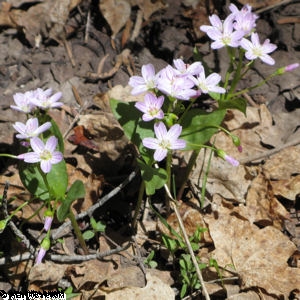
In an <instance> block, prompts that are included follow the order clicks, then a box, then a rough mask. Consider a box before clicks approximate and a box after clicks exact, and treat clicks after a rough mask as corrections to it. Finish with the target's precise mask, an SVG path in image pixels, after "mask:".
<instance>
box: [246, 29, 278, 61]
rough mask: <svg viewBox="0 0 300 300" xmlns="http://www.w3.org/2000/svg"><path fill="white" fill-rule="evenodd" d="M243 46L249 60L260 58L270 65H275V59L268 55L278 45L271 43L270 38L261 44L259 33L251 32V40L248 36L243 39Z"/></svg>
mask: <svg viewBox="0 0 300 300" xmlns="http://www.w3.org/2000/svg"><path fill="white" fill-rule="evenodd" d="M241 46H242V47H243V48H244V49H245V50H246V53H245V56H246V58H247V59H249V60H254V59H256V58H260V59H261V60H262V61H263V62H264V63H266V64H268V65H274V64H275V60H274V59H273V58H272V57H271V56H270V55H268V53H271V52H273V51H274V50H275V49H276V48H277V46H276V45H274V44H271V43H270V40H269V39H266V40H265V41H264V42H263V44H260V42H259V37H258V34H257V33H255V32H253V33H252V34H251V42H250V41H249V40H247V39H246V38H243V39H242V40H241Z"/></svg>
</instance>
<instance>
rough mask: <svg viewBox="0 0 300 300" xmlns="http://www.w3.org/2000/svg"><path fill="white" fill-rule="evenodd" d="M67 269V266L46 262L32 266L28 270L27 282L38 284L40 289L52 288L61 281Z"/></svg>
mask: <svg viewBox="0 0 300 300" xmlns="http://www.w3.org/2000/svg"><path fill="white" fill-rule="evenodd" d="M67 267H68V265H64V264H57V263H54V262H51V261H46V262H45V263H41V264H38V265H34V266H33V267H32V268H31V269H30V272H29V275H28V280H29V282H30V283H34V282H39V283H40V284H39V286H40V287H41V288H43V287H46V286H53V285H56V284H57V283H58V281H59V280H60V279H62V277H63V276H64V274H65V271H66V269H67Z"/></svg>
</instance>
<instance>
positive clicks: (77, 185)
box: [56, 180, 85, 222]
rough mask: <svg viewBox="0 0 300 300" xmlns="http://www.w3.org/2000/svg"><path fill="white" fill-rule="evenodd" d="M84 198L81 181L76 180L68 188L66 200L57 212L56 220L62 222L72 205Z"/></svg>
mask: <svg viewBox="0 0 300 300" xmlns="http://www.w3.org/2000/svg"><path fill="white" fill-rule="evenodd" d="M84 196H85V188H84V185H83V182H82V181H81V180H76V181H75V182H74V183H73V184H72V186H71V187H70V189H69V191H68V193H67V196H66V198H65V199H64V200H63V202H62V204H61V206H60V207H59V208H58V210H57V213H56V214H57V219H58V221H59V222H63V221H64V220H65V219H66V217H67V216H68V214H69V211H70V207H71V205H72V203H73V202H74V201H75V200H76V199H79V198H83V197H84Z"/></svg>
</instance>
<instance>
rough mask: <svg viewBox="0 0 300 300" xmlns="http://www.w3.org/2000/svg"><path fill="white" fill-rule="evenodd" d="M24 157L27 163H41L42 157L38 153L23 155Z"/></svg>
mask: <svg viewBox="0 0 300 300" xmlns="http://www.w3.org/2000/svg"><path fill="white" fill-rule="evenodd" d="M22 156H23V158H24V161H25V162H27V163H37V162H39V161H41V158H40V156H39V155H38V154H37V153H36V152H28V153H23V154H22Z"/></svg>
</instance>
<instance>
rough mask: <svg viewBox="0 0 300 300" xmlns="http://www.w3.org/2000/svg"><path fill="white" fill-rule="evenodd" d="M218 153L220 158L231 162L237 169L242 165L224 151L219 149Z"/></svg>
mask: <svg viewBox="0 0 300 300" xmlns="http://www.w3.org/2000/svg"><path fill="white" fill-rule="evenodd" d="M216 152H217V155H218V156H219V157H221V158H223V159H224V160H226V161H227V162H229V163H230V164H231V165H233V166H234V167H237V166H238V165H239V164H240V163H239V162H238V161H237V160H236V159H234V158H233V157H231V156H229V155H227V154H226V152H225V151H224V150H221V149H217V150H216Z"/></svg>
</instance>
